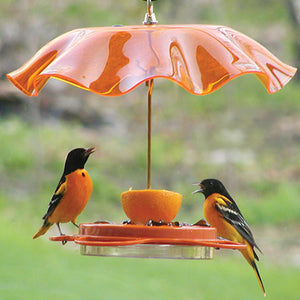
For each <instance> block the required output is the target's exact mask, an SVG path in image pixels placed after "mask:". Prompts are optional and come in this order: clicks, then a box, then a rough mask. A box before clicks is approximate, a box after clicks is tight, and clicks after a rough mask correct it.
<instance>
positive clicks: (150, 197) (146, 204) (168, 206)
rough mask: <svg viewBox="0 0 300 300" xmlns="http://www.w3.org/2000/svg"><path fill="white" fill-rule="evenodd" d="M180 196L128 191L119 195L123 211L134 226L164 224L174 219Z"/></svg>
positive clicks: (169, 193) (178, 207) (159, 191)
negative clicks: (153, 222)
mask: <svg viewBox="0 0 300 300" xmlns="http://www.w3.org/2000/svg"><path fill="white" fill-rule="evenodd" d="M181 200H182V195H181V194H178V193H175V192H172V191H168V190H150V189H149V190H129V191H126V192H123V193H122V194H121V202H122V206H123V210H124V212H125V214H126V215H127V217H128V218H129V219H130V220H131V221H132V222H133V223H135V224H146V223H147V222H148V221H149V220H152V221H155V222H159V221H164V222H166V223H169V222H172V220H173V219H174V218H175V217H176V215H177V213H178V211H179V209H180V205H181Z"/></svg>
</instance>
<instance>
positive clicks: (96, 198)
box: [0, 0, 300, 299]
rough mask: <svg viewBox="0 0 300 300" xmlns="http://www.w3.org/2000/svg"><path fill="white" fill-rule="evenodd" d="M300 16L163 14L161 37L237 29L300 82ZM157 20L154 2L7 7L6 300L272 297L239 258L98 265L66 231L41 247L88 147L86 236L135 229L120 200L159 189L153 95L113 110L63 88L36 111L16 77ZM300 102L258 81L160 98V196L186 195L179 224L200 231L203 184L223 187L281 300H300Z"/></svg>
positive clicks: (114, 103)
mask: <svg viewBox="0 0 300 300" xmlns="http://www.w3.org/2000/svg"><path fill="white" fill-rule="evenodd" d="M297 3H298V2H297V1H296V0H295V1H293V0H266V1H261V0H252V1H248V2H246V1H237V0H227V1H219V0H210V1H206V0H185V1H179V0H173V1H171V0H160V1H157V2H154V12H155V13H156V17H157V19H158V21H159V23H160V24H175V23H194V24H222V25H226V26H229V27H232V28H234V29H236V30H239V31H241V32H243V33H245V34H246V35H248V36H250V37H252V38H254V39H255V40H257V41H258V42H260V43H262V44H263V45H264V46H265V47H266V48H267V49H269V50H270V51H271V52H272V53H273V54H275V55H276V56H277V57H278V58H279V59H281V60H282V61H284V62H286V63H288V64H291V65H294V66H297V67H298V68H299V67H300V66H299V65H298V63H299V53H300V52H299V51H298V50H299V49H298V50H297V45H298V42H299V32H300V31H299V20H300V8H299V6H297ZM293 5H294V6H293ZM145 11H146V4H145V2H143V1H140V0H131V1H121V0H115V1H110V0H102V1H100V0H99V1H95V0H87V1H77V0H73V1H71V0H64V1H56V0H53V1H44V0H40V1H34V0H27V1H25V0H19V1H17V0H2V1H1V2H0V141H1V144H0V225H1V229H0V243H1V246H0V268H1V272H0V298H1V299H53V298H56V299H118V298H120V297H122V298H124V299H129V298H130V299H141V298H143V299H153V298H156V299H259V298H262V297H263V296H262V293H261V291H260V289H259V286H258V283H257V282H256V278H255V276H254V273H253V271H252V270H251V268H250V267H249V265H248V264H247V263H246V262H245V261H244V258H243V257H242V256H241V255H240V254H239V253H238V252H236V251H230V250H220V251H215V258H214V260H212V261H180V260H150V259H148V260H147V259H125V258H123V259H121V258H119V259H117V258H95V257H84V256H81V255H80V254H79V248H78V247H76V246H74V245H72V244H71V243H68V244H67V245H66V246H64V247H62V245H61V244H59V243H52V242H50V241H49V240H48V237H49V236H51V235H56V234H57V229H56V228H54V227H53V229H50V231H49V232H48V233H47V234H46V236H44V237H42V238H40V239H38V240H34V241H33V240H32V239H31V238H32V235H33V234H34V233H35V232H36V230H37V229H38V228H39V227H40V225H41V217H42V216H43V214H44V213H45V211H46V209H47V205H48V202H49V200H50V198H51V196H52V193H53V191H54V189H55V187H56V184H57V182H58V180H59V177H60V175H61V172H62V168H63V163H64V159H65V156H66V154H67V152H68V151H69V150H71V149H72V148H75V147H89V146H95V147H96V148H97V151H96V152H95V153H94V154H93V155H92V156H91V158H90V159H89V161H88V163H87V165H86V168H87V170H88V171H89V173H90V175H91V177H92V179H93V182H94V191H93V194H92V197H91V199H90V201H89V203H88V205H87V207H86V209H85V210H84V212H83V213H82V214H81V215H80V216H79V218H78V222H93V221H96V220H103V219H106V220H110V221H113V222H121V221H123V220H125V219H126V216H125V214H124V213H123V211H122V207H121V204H120V193H121V192H122V191H125V190H127V189H128V188H130V187H133V188H134V189H143V188H145V187H146V149H147V145H146V138H147V136H146V134H147V133H146V124H147V123H146V122H147V120H146V116H147V101H146V100H147V99H146V95H147V89H146V87H145V86H143V85H142V86H140V87H138V88H136V89H135V90H134V91H132V92H130V93H129V94H127V95H125V96H122V97H118V98H105V97H101V96H97V95H94V94H91V93H88V92H86V91H83V90H80V89H77V88H75V87H72V86H69V85H67V84H65V83H62V82H60V81H57V80H53V79H51V80H50V81H49V82H48V84H47V85H46V86H45V88H44V89H43V91H42V92H41V93H40V95H39V96H38V97H37V98H29V97H26V96H24V95H23V94H22V93H21V92H19V91H18V90H17V89H16V88H15V87H14V86H12V84H10V83H9V82H8V80H7V79H6V77H5V74H6V73H8V72H10V71H12V70H14V69H16V68H18V67H20V66H21V65H22V64H23V63H24V62H25V61H26V60H28V59H29V58H30V57H31V56H33V54H34V53H35V52H36V51H37V50H38V49H39V48H40V47H41V46H43V45H44V44H46V43H47V42H48V41H50V40H51V39H53V38H55V37H56V36H58V35H60V34H62V33H64V32H66V31H68V30H71V29H74V28H79V27H89V26H110V25H113V24H123V25H131V24H141V22H142V21H143V19H144V14H145ZM297 22H298V23H297ZM297 26H298V27H297ZM299 98H300V81H299V76H298V77H295V78H294V79H293V80H292V81H291V82H290V83H289V84H288V85H287V86H286V87H284V88H283V89H282V90H281V91H279V92H277V93H276V94H273V95H269V94H268V93H267V92H266V90H265V89H264V88H263V86H262V85H261V84H260V82H259V81H258V80H257V79H256V78H254V76H252V75H246V76H242V77H240V78H237V79H235V80H233V81H231V82H229V83H228V84H226V85H225V86H224V87H222V88H221V89H219V90H218V91H216V92H215V93H213V94H210V95H207V96H194V95H191V94H189V93H188V92H186V91H185V90H184V89H182V88H180V87H179V86H177V85H176V84H174V83H172V82H169V81H167V80H163V79H158V80H155V85H154V92H153V125H152V126H153V128H152V132H153V140H152V147H153V149H152V188H164V189H170V190H174V191H176V192H179V193H181V194H182V195H183V204H182V208H181V210H180V212H179V214H178V216H177V217H176V220H178V221H185V222H188V223H193V222H196V221H198V220H199V219H200V218H202V217H203V213H202V205H203V200H204V199H203V196H202V195H192V194H191V192H192V191H193V190H194V187H193V186H192V183H193V182H196V181H199V180H201V179H204V178H208V177H215V178H218V179H220V180H222V181H223V182H224V183H225V185H226V186H227V187H228V190H229V191H230V193H231V194H232V196H233V198H234V199H236V201H237V203H238V205H239V207H240V209H241V211H242V212H243V215H244V216H245V218H246V221H247V222H248V224H249V225H250V227H251V228H252V229H253V233H254V235H255V237H256V240H257V243H258V245H259V246H260V248H261V249H262V250H263V252H264V255H261V261H260V262H259V263H258V268H259V270H260V273H261V276H262V278H263V281H264V284H265V287H266V291H267V297H268V298H269V299H298V297H299V294H300V288H299V279H300V233H299V232H300V224H299V220H300V204H299V203H300V202H299V194H300V185H299V180H300V147H299V143H300V118H299V116H300V102H299ZM62 228H63V231H64V232H66V233H75V232H76V230H75V228H74V227H73V226H71V225H67V224H63V225H62Z"/></svg>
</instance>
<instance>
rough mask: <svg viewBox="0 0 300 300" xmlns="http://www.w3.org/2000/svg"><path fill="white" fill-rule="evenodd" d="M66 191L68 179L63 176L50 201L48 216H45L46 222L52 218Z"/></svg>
mask: <svg viewBox="0 0 300 300" xmlns="http://www.w3.org/2000/svg"><path fill="white" fill-rule="evenodd" d="M65 191H66V177H65V176H64V175H63V176H62V177H61V179H60V181H59V183H58V185H57V187H56V189H55V192H54V194H53V196H52V198H51V200H50V203H49V205H48V209H47V212H46V214H45V215H44V216H43V219H44V220H46V219H47V218H49V216H51V214H52V213H53V211H54V210H55V208H56V207H57V205H58V203H59V202H60V200H61V198H62V197H63V195H64V193H65Z"/></svg>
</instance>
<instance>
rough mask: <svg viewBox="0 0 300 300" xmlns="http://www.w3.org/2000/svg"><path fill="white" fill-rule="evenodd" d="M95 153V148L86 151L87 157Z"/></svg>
mask: <svg viewBox="0 0 300 300" xmlns="http://www.w3.org/2000/svg"><path fill="white" fill-rule="evenodd" d="M94 152H95V147H92V148H87V149H85V153H84V154H85V155H86V156H89V155H90V154H92V153H94Z"/></svg>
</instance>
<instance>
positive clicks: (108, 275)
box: [0, 219, 300, 300]
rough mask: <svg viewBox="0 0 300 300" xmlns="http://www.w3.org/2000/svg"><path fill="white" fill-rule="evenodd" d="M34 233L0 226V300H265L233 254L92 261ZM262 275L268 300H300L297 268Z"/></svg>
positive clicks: (275, 268) (264, 267)
mask: <svg viewBox="0 0 300 300" xmlns="http://www.w3.org/2000/svg"><path fill="white" fill-rule="evenodd" d="M53 232H54V231H52V233H53ZM32 233H33V228H32V226H31V224H30V222H26V223H25V224H21V223H20V222H19V221H16V222H13V221H12V220H10V221H8V220H7V219H2V220H1V232H0V243H1V247H0V265H1V270H2V271H1V272H0V296H1V299H53V298H55V299H120V298H122V299H142V298H143V299H231V300H234V299H245V300H247V299H249V300H250V299H251V300H253V299H263V296H262V293H261V291H260V288H259V286H258V283H257V282H256V278H255V276H254V274H253V271H252V270H251V268H250V267H249V266H248V265H247V263H246V262H245V261H244V259H243V258H242V256H241V255H239V253H236V252H231V251H230V250H222V251H215V258H214V259H213V260H209V261H198V260H192V261H191V260H157V259H156V260H153V259H128V258H104V257H88V256H81V255H80V254H79V249H78V248H77V247H75V248H74V247H73V245H72V244H71V243H68V244H67V245H66V246H62V245H61V244H60V243H54V242H50V241H49V240H47V237H42V238H40V239H38V240H32V239H31V236H32ZM224 254H226V255H225V256H224ZM259 269H260V272H261V275H262V277H263V280H264V283H265V287H266V290H267V294H268V298H267V299H272V300H276V299H278V300H281V299H289V300H292V299H297V297H298V295H299V291H300V290H299V275H300V270H299V268H296V267H292V266H289V265H286V266H280V265H277V264H274V263H271V262H270V261H269V262H265V261H264V259H262V262H261V263H259Z"/></svg>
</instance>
